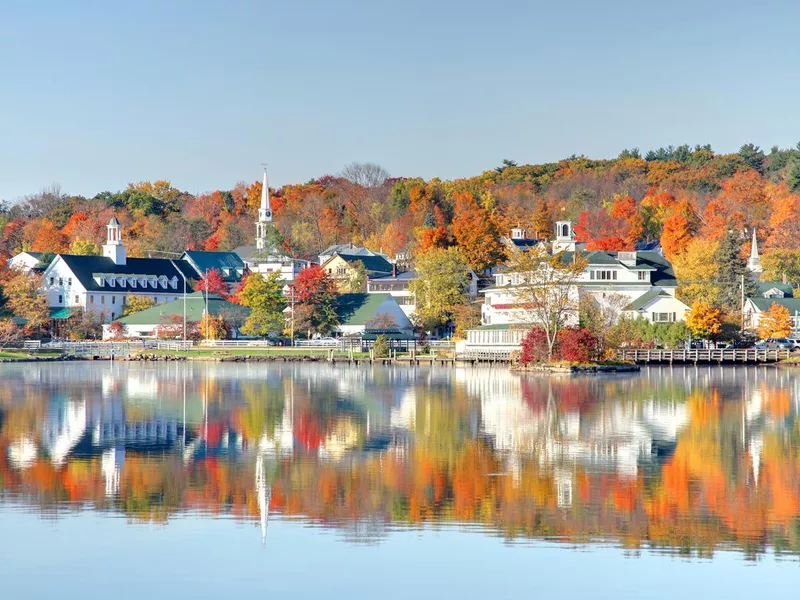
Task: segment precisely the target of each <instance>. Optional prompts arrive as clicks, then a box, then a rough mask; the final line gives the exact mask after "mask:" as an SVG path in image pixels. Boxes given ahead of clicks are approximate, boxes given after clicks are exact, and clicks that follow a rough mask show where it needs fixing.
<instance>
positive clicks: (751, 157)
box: [739, 144, 765, 175]
mask: <svg viewBox="0 0 800 600" xmlns="http://www.w3.org/2000/svg"><path fill="white" fill-rule="evenodd" d="M739 156H741V157H742V158H743V159H744V162H745V163H747V166H748V167H750V168H751V169H754V170H756V171H758V172H759V173H760V174H761V175H763V174H764V158H765V157H764V152H763V151H762V150H761V148H759V147H758V146H756V145H755V144H745V145H744V146H742V147H741V148H739Z"/></svg>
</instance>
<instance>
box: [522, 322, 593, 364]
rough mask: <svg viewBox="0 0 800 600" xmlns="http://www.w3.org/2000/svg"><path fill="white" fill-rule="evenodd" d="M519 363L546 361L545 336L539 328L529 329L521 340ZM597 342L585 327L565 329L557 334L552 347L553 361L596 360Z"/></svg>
mask: <svg viewBox="0 0 800 600" xmlns="http://www.w3.org/2000/svg"><path fill="white" fill-rule="evenodd" d="M521 346H522V352H521V354H520V362H521V363H522V364H523V365H527V364H530V363H537V362H546V361H547V334H545V332H544V330H543V329H542V328H540V327H535V328H533V329H531V330H530V331H529V332H528V333H527V334H526V335H525V337H524V338H522V344H521ZM597 353H598V340H597V338H596V337H595V336H594V335H593V334H592V332H591V331H589V330H588V329H586V328H585V327H566V328H564V329H562V330H560V331H559V332H558V337H557V338H556V343H555V346H554V347H553V360H564V361H568V362H589V361H591V360H596V359H597Z"/></svg>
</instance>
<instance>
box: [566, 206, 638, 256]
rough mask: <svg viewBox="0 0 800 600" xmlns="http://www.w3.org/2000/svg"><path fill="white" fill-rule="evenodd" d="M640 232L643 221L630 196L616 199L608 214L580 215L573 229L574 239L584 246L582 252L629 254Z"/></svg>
mask: <svg viewBox="0 0 800 600" xmlns="http://www.w3.org/2000/svg"><path fill="white" fill-rule="evenodd" d="M643 232H644V220H643V218H642V215H641V214H640V213H639V210H638V208H637V207H636V201H635V200H634V199H633V198H631V197H630V196H618V197H617V198H616V199H615V200H614V204H613V205H612V206H611V210H610V211H609V210H606V209H605V208H599V209H597V210H593V211H584V212H582V213H581V215H580V217H579V218H578V223H577V224H576V225H575V239H576V240H577V241H578V242H586V249H587V250H589V251H592V250H606V251H609V252H616V251H619V250H633V249H634V248H635V247H636V242H638V241H639V239H640V238H641V237H642V233H643Z"/></svg>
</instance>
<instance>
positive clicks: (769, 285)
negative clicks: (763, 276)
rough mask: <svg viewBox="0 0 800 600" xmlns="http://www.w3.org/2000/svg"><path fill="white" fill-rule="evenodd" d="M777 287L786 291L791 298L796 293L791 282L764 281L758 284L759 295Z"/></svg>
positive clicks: (786, 294)
mask: <svg viewBox="0 0 800 600" xmlns="http://www.w3.org/2000/svg"><path fill="white" fill-rule="evenodd" d="M773 288H774V289H777V290H779V291H781V292H783V293H784V295H785V296H787V297H789V298H791V297H792V296H793V295H794V290H793V289H792V284H791V283H782V282H780V281H762V282H760V283H759V284H758V295H759V296H763V295H764V294H766V293H767V292H768V291H770V290H771V289H773Z"/></svg>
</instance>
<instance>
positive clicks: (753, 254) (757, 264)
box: [747, 227, 764, 273]
mask: <svg viewBox="0 0 800 600" xmlns="http://www.w3.org/2000/svg"><path fill="white" fill-rule="evenodd" d="M747 270H748V271H750V272H751V273H761V272H762V271H763V270H764V268H763V267H762V266H761V257H760V256H759V255H758V239H757V238H756V228H755V227H753V242H752V244H751V246H750V258H749V259H748V260H747Z"/></svg>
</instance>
